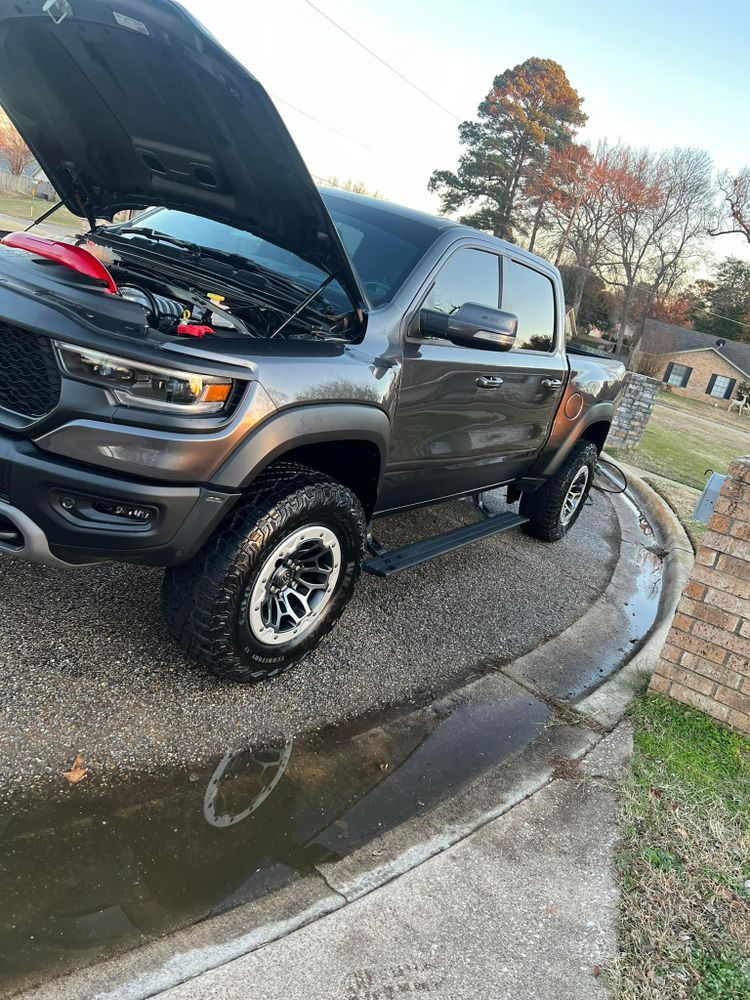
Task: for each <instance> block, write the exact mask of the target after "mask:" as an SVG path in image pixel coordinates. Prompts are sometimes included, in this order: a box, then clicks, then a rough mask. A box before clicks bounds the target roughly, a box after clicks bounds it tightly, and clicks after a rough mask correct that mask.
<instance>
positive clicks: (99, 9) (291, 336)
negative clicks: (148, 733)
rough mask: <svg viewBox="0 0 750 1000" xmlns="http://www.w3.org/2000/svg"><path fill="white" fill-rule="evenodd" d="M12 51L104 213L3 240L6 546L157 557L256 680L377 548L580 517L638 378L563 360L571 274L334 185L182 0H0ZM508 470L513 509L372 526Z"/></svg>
mask: <svg viewBox="0 0 750 1000" xmlns="http://www.w3.org/2000/svg"><path fill="white" fill-rule="evenodd" d="M0 55H1V57H2V58H1V61H0V103H2V105H3V107H4V108H5V109H6V110H7V112H8V114H9V115H10V117H11V119H12V120H13V122H14V123H15V124H16V126H17V128H18V129H19V130H20V131H21V133H22V134H23V136H24V137H25V139H26V141H27V142H28V144H29V146H30V147H31V149H32V151H33V152H34V155H35V156H36V157H37V159H38V161H39V163H40V164H41V166H42V167H43V169H44V171H45V172H46V174H47V177H48V178H49V180H50V181H51V183H52V184H53V185H54V187H55V189H56V190H57V192H58V193H59V195H60V199H61V202H62V203H63V204H64V205H65V206H66V207H67V208H68V209H69V210H70V211H72V212H74V213H76V214H77V215H79V216H80V217H81V218H82V219H85V220H87V222H88V227H89V228H88V231H87V232H86V234H85V235H81V236H80V237H78V238H77V239H74V240H71V241H62V242H61V241H57V240H54V239H49V238H44V237H40V236H38V235H36V234H34V233H33V232H25V233H9V234H8V235H6V236H5V237H4V239H3V242H2V245H0V550H1V551H2V552H4V553H7V554H9V555H14V556H18V557H21V558H23V559H29V560H32V561H37V562H41V563H46V564H48V565H53V566H59V567H70V566H82V565H86V564H91V563H97V562H101V561H103V560H126V561H131V562H136V563H145V564H149V565H156V566H163V567H166V574H165V579H164V589H163V604H164V614H165V617H166V621H167V623H168V626H169V628H170V630H171V632H172V634H173V635H174V636H175V638H176V639H177V641H178V642H179V644H180V645H181V646H182V648H183V649H184V650H185V651H186V652H187V653H188V654H190V655H192V656H194V657H197V658H198V659H199V660H201V661H202V662H203V663H204V664H206V665H207V666H208V667H209V668H210V669H211V670H212V671H213V672H214V673H216V674H218V675H219V676H221V677H225V678H230V679H233V680H238V681H253V680H258V679H261V678H266V677H272V676H275V675H276V674H278V673H280V672H281V671H283V670H285V669H286V668H287V667H289V666H290V665H291V664H292V663H294V662H296V661H298V660H299V659H300V658H301V657H302V656H304V655H305V654H306V653H307V652H308V651H310V650H311V649H312V648H313V647H314V646H315V645H316V644H317V643H318V642H319V640H320V639H321V637H322V636H323V635H325V634H326V633H327V632H328V631H329V630H330V629H331V628H332V627H333V625H334V623H335V622H336V620H337V619H338V617H339V615H340V614H341V612H342V611H343V609H344V607H345V605H346V603H347V601H348V600H349V598H350V596H351V594H352V591H353V589H354V586H355V583H356V580H357V577H358V575H359V573H360V569H361V568H362V567H364V569H365V570H367V571H369V572H372V573H376V574H379V575H381V576H388V575H390V574H391V573H395V572H398V571H401V570H404V569H407V568H409V567H412V566H415V565H417V564H418V563H420V562H423V561H425V560H427V559H430V558H433V557H435V556H437V555H439V554H441V553H443V552H447V551H449V550H451V549H455V548H457V547H459V546H461V545H466V544H468V543H470V542H475V541H478V540H479V539H481V538H483V537H486V536H488V535H490V534H493V533H495V532H499V531H505V530H507V529H508V528H511V527H515V526H523V528H524V529H525V530H526V531H527V532H529V533H531V534H532V535H535V536H536V537H538V538H541V539H543V540H546V541H554V540H555V539H558V538H561V537H562V536H563V535H564V534H565V533H566V532H567V531H569V530H570V528H571V527H572V525H573V524H574V523H575V521H576V519H577V517H578V516H579V514H580V512H581V509H582V506H583V503H584V501H585V499H586V496H587V494H588V491H589V489H590V487H591V483H592V476H593V473H594V469H595V465H596V462H597V455H598V452H599V451H601V449H602V447H603V445H604V441H605V439H606V437H607V432H608V430H609V426H610V422H611V420H612V416H613V411H614V406H615V401H616V397H617V395H618V392H619V389H620V385H621V382H622V378H623V375H624V370H623V368H622V366H621V365H620V364H618V363H614V362H611V361H607V360H601V359H598V358H593V357H586V356H581V355H579V354H574V353H571V352H568V353H566V345H565V337H564V303H563V293H562V286H561V282H560V276H559V274H558V272H557V270H556V269H555V268H554V267H552V266H550V264H548V263H547V262H546V261H544V260H542V259H541V258H539V257H536V256H534V255H533V254H530V253H527V252H526V251H524V250H522V249H520V248H519V247H516V246H512V245H510V244H507V243H504V242H502V241H500V240H497V239H494V238H492V237H490V236H487V235H485V234H484V233H481V232H477V231H475V230H472V229H469V228H467V227H465V226H461V225H457V224H455V223H453V222H451V221H450V220H448V219H443V218H432V217H430V216H427V215H422V214H419V213H417V212H413V211H409V210H407V209H403V208H398V207H396V206H394V205H390V204H388V203H386V202H384V201H379V200H373V199H368V198H362V197H357V196H354V195H351V194H347V193H344V192H341V191H334V190H330V191H327V190H319V189H318V188H317V187H316V186H315V184H314V182H313V180H312V179H311V177H310V174H309V173H308V171H307V170H306V168H305V166H304V164H303V162H302V159H301V157H300V155H299V153H298V151H297V149H296V148H295V146H294V144H293V142H292V140H291V138H290V136H289V134H288V132H287V130H286V128H285V126H284V124H283V122H282V121H281V118H280V117H279V115H278V113H277V112H276V110H275V108H274V105H273V103H272V102H271V100H270V99H269V97H268V96H267V94H266V93H265V91H264V90H263V89H262V87H261V86H260V85H259V84H258V82H257V81H256V80H255V79H254V78H253V77H252V76H250V75H249V74H248V73H247V71H246V70H244V69H243V68H242V67H241V66H240V65H239V64H238V63H237V62H235V60H234V59H233V58H232V57H231V56H230V55H229V54H228V53H227V52H226V51H224V50H223V49H222V48H221V47H220V46H219V45H218V43H217V42H216V41H215V40H214V39H213V38H212V37H211V36H210V35H209V34H208V33H206V32H205V31H204V29H202V28H201V27H200V26H199V25H198V24H197V23H196V22H195V21H194V20H193V19H192V18H191V17H190V16H189V15H188V14H187V13H186V12H185V11H184V10H182V8H181V7H179V6H178V5H177V4H175V3H173V2H171V0H148V2H146V0H118V2H117V4H116V5H114V6H111V5H110V4H109V3H108V2H103V0H71V2H70V3H69V2H67V0H49V2H47V3H43V2H42V0H0ZM146 209H147V210H146ZM144 210H146V211H144ZM125 211H127V212H129V213H132V212H133V211H136V213H141V214H136V215H135V217H134V218H133V217H132V215H131V217H130V218H129V221H127V222H122V221H117V222H113V220H114V219H115V216H116V215H117V213H121V212H125ZM103 220H104V221H106V220H109V223H108V224H103ZM498 486H506V487H507V498H508V501H509V503H511V504H513V503H516V502H517V503H518V512H517V513H516V512H515V511H509V512H505V513H502V514H496V515H494V516H485V517H478V519H477V521H476V523H473V524H470V525H468V526H464V527H462V528H459V529H457V530H456V531H452V532H449V533H447V534H444V535H441V536H438V537H434V538H431V539H429V540H428V541H426V542H419V543H416V544H414V545H410V546H406V547H405V548H403V549H399V550H394V551H391V552H386V551H383V550H382V548H381V547H380V546H379V545H378V544H377V542H376V541H375V539H374V537H373V534H372V523H373V519H374V518H377V517H380V516H383V515H387V514H392V513H394V512H397V511H403V510H406V509H408V508H413V507H417V506H421V505H426V504H433V503H437V502H442V501H445V500H447V499H449V498H452V497H459V496H471V495H475V496H477V497H479V496H481V494H482V492H483V491H486V490H489V489H492V488H494V487H498ZM480 506H481V505H480Z"/></svg>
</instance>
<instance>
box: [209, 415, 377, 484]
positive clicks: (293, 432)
mask: <svg viewBox="0 0 750 1000" xmlns="http://www.w3.org/2000/svg"><path fill="white" fill-rule="evenodd" d="M390 436H391V422H390V420H389V419H388V415H387V414H386V413H385V412H384V411H383V410H380V409H378V408H377V407H375V406H365V405H361V404H357V403H323V404H315V405H310V406H299V407H295V408H294V409H289V410H281V411H280V412H278V413H276V414H274V415H273V416H272V417H269V419H268V420H266V421H265V422H264V423H263V424H261V425H260V427H258V428H257V429H256V430H254V431H253V432H252V434H250V435H248V437H247V438H246V439H245V440H244V441H243V442H242V443H241V444H240V445H239V447H238V448H237V449H236V450H235V451H234V452H233V453H232V454H231V455H230V456H229V458H228V459H227V460H226V461H225V462H224V463H223V465H221V466H220V468H219V469H218V471H217V472H216V473H215V475H213V476H212V477H211V483H212V485H213V486H217V487H219V486H220V487H225V488H228V489H243V488H245V487H246V486H248V485H249V484H250V483H252V481H253V480H254V479H255V478H256V477H257V476H258V475H259V474H260V473H261V472H262V471H263V470H264V469H265V468H266V467H267V466H269V465H270V464H271V463H272V462H274V461H276V459H278V458H281V457H282V456H283V455H284V454H285V453H287V452H291V451H295V450H296V449H297V448H301V447H303V446H304V445H311V444H322V443H325V442H326V441H331V442H335V441H369V442H371V443H372V444H374V445H375V446H376V447H377V449H378V451H379V453H380V474H379V481H378V488H379V486H380V479H382V476H383V472H384V470H385V461H386V456H387V455H388V445H389V442H390Z"/></svg>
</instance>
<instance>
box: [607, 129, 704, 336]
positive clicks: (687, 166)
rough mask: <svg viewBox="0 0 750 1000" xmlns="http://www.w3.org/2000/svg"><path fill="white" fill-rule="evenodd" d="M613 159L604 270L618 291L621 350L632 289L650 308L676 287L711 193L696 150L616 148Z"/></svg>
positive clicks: (698, 236) (701, 229)
mask: <svg viewBox="0 0 750 1000" xmlns="http://www.w3.org/2000/svg"><path fill="white" fill-rule="evenodd" d="M618 159H619V170H618V176H617V178H616V182H615V184H614V185H613V199H614V205H615V216H614V221H613V225H612V229H611V233H610V238H609V241H608V242H609V261H608V264H607V271H608V277H609V281H610V282H611V283H612V284H614V285H616V286H618V287H619V288H620V289H621V290H622V296H623V304H622V315H621V318H620V325H619V329H618V334H617V346H616V350H617V351H621V350H622V346H623V341H624V338H625V331H626V327H627V323H628V320H629V318H630V310H631V305H632V302H633V296H634V293H635V290H636V287H638V286H643V287H645V288H646V289H647V290H648V292H647V296H649V295H650V303H649V305H651V304H653V301H654V300H655V298H656V297H657V295H658V294H660V293H667V292H669V291H670V290H671V289H672V288H674V287H675V285H676V283H677V282H678V281H679V280H680V278H681V277H682V276H683V275H684V273H685V270H686V269H687V268H688V267H689V266H691V264H692V263H694V260H695V251H696V247H697V245H698V244H699V243H700V241H701V240H702V239H703V237H704V236H705V235H706V234H707V232H708V225H709V219H710V211H711V201H712V199H713V198H714V197H715V193H714V190H715V189H714V185H713V180H712V174H711V161H710V158H709V157H708V154H707V153H704V152H703V151H701V150H692V149H673V150H670V151H668V152H663V153H659V154H653V153H650V152H647V151H640V152H634V151H633V150H630V149H628V148H627V147H620V149H619V156H618ZM691 255H692V260H691ZM645 314H646V315H647V314H648V307H647V308H646V309H645Z"/></svg>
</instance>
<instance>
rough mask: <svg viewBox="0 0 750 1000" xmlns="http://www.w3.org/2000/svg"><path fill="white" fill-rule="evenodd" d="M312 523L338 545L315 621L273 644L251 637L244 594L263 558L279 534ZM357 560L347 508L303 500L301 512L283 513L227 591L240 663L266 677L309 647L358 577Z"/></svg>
mask: <svg viewBox="0 0 750 1000" xmlns="http://www.w3.org/2000/svg"><path fill="white" fill-rule="evenodd" d="M313 523H314V524H320V525H322V526H323V527H326V528H329V529H330V530H331V531H333V532H334V534H335V535H336V537H337V539H338V542H339V545H340V546H341V572H340V573H339V576H338V579H337V580H336V584H335V587H334V593H333V595H332V597H331V599H330V600H329V602H328V604H327V605H326V607H325V609H324V611H323V613H322V614H321V616H320V618H319V619H318V621H317V622H316V623H315V625H314V626H313V627H312V628H310V629H309V630H308V631H306V632H305V633H304V634H303V635H301V636H298V637H295V638H292V639H290V640H289V641H288V642H285V643H280V644H279V645H276V646H269V645H266V644H264V643H262V642H260V641H259V640H258V639H257V638H256V637H255V636H254V635H253V632H252V630H251V628H250V624H249V621H248V607H249V604H250V597H251V595H252V592H253V588H254V587H255V584H256V582H257V579H258V575H259V573H260V571H261V568H262V567H263V565H264V563H265V561H266V559H267V558H268V556H269V555H270V554H271V552H272V551H273V550H274V549H275V548H276V546H277V545H278V544H279V543H280V542H281V541H283V540H284V538H286V537H287V536H288V535H291V534H293V532H295V531H297V530H299V529H300V528H303V527H305V525H307V524H313ZM361 561H362V539H361V535H360V534H359V531H358V528H357V525H356V522H355V520H354V518H353V517H352V516H351V514H348V513H347V511H345V510H343V509H341V508H340V507H336V506H332V505H331V506H328V505H320V504H318V503H315V502H312V503H308V504H306V505H305V507H304V509H303V510H300V511H298V512H296V513H294V514H292V515H291V516H289V517H285V518H284V521H283V524H281V525H278V526H277V527H276V529H275V530H273V531H272V532H271V533H270V534H269V535H268V536H267V537H266V539H265V541H264V542H263V544H262V545H261V546H260V547H258V548H255V547H253V551H252V557H251V561H250V564H249V566H247V567H246V569H245V571H244V573H243V574H242V580H241V583H240V585H239V586H238V587H237V589H236V592H235V594H234V595H233V601H232V604H233V608H232V617H233V629H232V637H231V639H232V645H233V646H234V651H235V654H236V656H237V658H238V659H239V660H240V662H241V663H242V664H243V665H246V666H247V667H249V668H250V669H251V672H255V671H257V672H258V673H262V674H263V675H264V676H266V675H268V674H269V673H272V672H275V671H279V670H283V669H285V667H286V666H287V665H290V664H291V663H294V662H295V661H296V660H298V659H300V657H301V656H303V655H304V654H305V653H306V652H307V651H308V650H310V649H312V648H313V647H315V646H316V645H317V644H318V643H319V641H320V639H321V638H322V636H324V635H325V634H326V633H327V632H328V631H329V630H330V629H331V627H332V625H333V624H334V622H335V621H336V619H337V618H338V617H339V616H340V615H341V613H342V611H343V610H344V607H345V606H346V604H347V602H348V601H349V598H350V597H351V594H352V591H353V590H354V585H355V583H356V580H357V577H358V575H359V570H360V565H361ZM253 668H254V670H253Z"/></svg>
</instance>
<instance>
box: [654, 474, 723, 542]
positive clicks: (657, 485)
mask: <svg viewBox="0 0 750 1000" xmlns="http://www.w3.org/2000/svg"><path fill="white" fill-rule="evenodd" d="M644 479H645V481H646V482H647V483H648V484H649V486H651V487H652V489H654V490H656V492H657V493H658V494H659V496H660V497H662V499H664V500H666V502H667V503H668V504H669V506H670V507H671V508H672V510H673V511H674V512H675V514H676V515H677V519H678V520H679V521H680V523H681V524H682V527H683V528H684V529H685V531H686V532H687V535H688V538H689V539H690V543H691V545H692V546H693V549H694V550H695V551H696V552H697V551H698V549H699V548H700V547H701V545H702V543H703V536H704V535H705V534H706V531H708V525H707V524H702V523H701V522H700V521H695V520H693V513H694V512H695V508H696V506H697V505H698V500H699V499H700V493H699V491H698V490H694V489H693V488H692V486H685V485H683V484H682V483H675V482H674V481H673V480H671V479H662V478H660V477H659V476H645V477H644Z"/></svg>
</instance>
